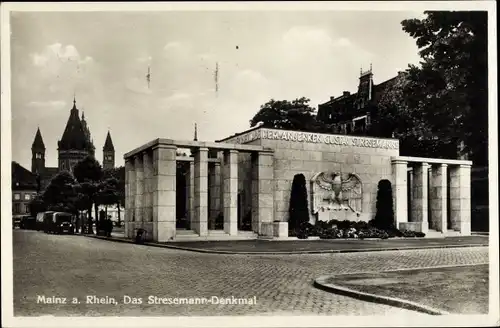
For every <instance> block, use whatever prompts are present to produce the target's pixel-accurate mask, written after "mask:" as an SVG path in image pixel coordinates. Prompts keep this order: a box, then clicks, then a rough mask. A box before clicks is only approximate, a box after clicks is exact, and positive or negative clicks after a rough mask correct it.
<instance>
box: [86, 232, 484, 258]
mask: <svg viewBox="0 0 500 328" xmlns="http://www.w3.org/2000/svg"><path fill="white" fill-rule="evenodd" d="M86 236H88V237H92V238H99V239H105V240H111V241H116V242H124V243H134V240H132V239H127V238H125V237H124V235H123V234H120V233H112V237H103V236H95V235H86ZM144 245H147V246H153V247H164V248H173V249H180V250H186V251H193V252H201V253H215V254H260V255H266V254H267V255H270V254H322V253H352V252H374V251H394V250H411V249H429V248H456V247H480V246H488V245H489V243H488V237H487V236H467V237H448V238H436V239H431V238H404V239H384V240H382V239H376V240H358V239H332V240H326V239H323V240H311V241H308V240H291V241H269V240H260V239H258V240H237V241H195V242H168V243H155V242H146V243H144Z"/></svg>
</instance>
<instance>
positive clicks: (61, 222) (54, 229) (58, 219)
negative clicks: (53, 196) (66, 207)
mask: <svg viewBox="0 0 500 328" xmlns="http://www.w3.org/2000/svg"><path fill="white" fill-rule="evenodd" d="M43 227H44V228H43V231H44V232H45V233H54V234H63V233H68V234H71V235H73V234H75V220H74V216H73V215H72V214H71V213H66V212H52V213H48V214H47V212H45V215H44V216H43Z"/></svg>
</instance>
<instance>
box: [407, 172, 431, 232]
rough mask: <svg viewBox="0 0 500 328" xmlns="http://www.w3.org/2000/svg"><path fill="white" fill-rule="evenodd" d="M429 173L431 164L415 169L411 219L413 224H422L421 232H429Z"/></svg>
mask: <svg viewBox="0 0 500 328" xmlns="http://www.w3.org/2000/svg"><path fill="white" fill-rule="evenodd" d="M428 173H429V164H427V163H421V164H420V165H417V166H415V167H414V168H413V183H414V187H413V199H412V211H411V217H412V220H413V222H419V223H420V229H419V230H420V231H421V232H423V233H427V232H428V231H429V218H428V212H427V210H428V185H427V181H428Z"/></svg>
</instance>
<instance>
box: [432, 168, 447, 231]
mask: <svg viewBox="0 0 500 328" xmlns="http://www.w3.org/2000/svg"><path fill="white" fill-rule="evenodd" d="M447 167H448V165H447V164H438V165H435V166H433V167H432V176H431V186H430V193H431V204H430V206H431V222H432V226H433V228H434V229H436V230H437V231H441V232H443V233H445V232H446V231H447V230H448V222H447V218H448V210H447V203H446V198H447V193H446V189H447V184H448V182H447Z"/></svg>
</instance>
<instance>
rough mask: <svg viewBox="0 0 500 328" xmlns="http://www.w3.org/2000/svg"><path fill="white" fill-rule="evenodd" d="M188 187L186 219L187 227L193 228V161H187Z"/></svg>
mask: <svg viewBox="0 0 500 328" xmlns="http://www.w3.org/2000/svg"><path fill="white" fill-rule="evenodd" d="M188 182H189V183H188V185H189V187H188V189H189V191H188V192H189V197H188V208H189V214H188V220H189V229H193V222H194V162H189V175H188Z"/></svg>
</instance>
